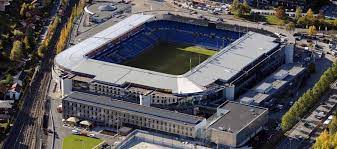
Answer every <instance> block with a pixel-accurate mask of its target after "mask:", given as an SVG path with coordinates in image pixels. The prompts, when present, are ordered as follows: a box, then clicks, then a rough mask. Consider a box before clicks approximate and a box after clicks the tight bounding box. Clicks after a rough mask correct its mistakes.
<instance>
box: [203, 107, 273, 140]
mask: <svg viewBox="0 0 337 149" xmlns="http://www.w3.org/2000/svg"><path fill="white" fill-rule="evenodd" d="M209 119H212V120H210V121H209V123H208V124H207V128H206V132H207V133H206V134H207V139H208V140H209V141H211V142H214V143H216V144H218V145H219V146H230V147H240V146H242V145H244V144H245V143H246V142H248V141H249V140H250V139H251V138H252V137H254V136H255V135H256V134H257V133H258V132H260V131H261V130H262V129H263V126H264V125H265V124H266V123H267V122H268V109H266V108H262V107H257V106H252V105H246V104H240V103H238V102H232V101H228V102H225V103H223V104H222V105H220V106H219V107H218V108H217V113H215V114H214V115H213V116H212V117H211V118H209Z"/></svg>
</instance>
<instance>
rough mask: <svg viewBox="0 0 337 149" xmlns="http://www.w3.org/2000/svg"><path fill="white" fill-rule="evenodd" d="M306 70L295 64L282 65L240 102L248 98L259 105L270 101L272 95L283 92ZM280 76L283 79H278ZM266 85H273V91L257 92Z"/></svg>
mask: <svg viewBox="0 0 337 149" xmlns="http://www.w3.org/2000/svg"><path fill="white" fill-rule="evenodd" d="M304 70H305V68H303V67H300V66H296V65H293V64H285V65H282V66H281V68H280V69H279V70H278V71H276V72H275V73H274V74H272V75H270V76H268V77H267V78H266V79H264V80H263V81H262V82H261V83H260V84H258V85H257V86H255V87H254V88H253V89H252V90H249V91H248V92H246V93H245V94H244V95H242V96H241V97H240V99H239V100H240V101H241V99H244V98H246V97H248V98H252V99H253V100H254V103H255V104H257V105H258V104H260V103H262V102H264V101H266V100H269V99H270V98H271V97H272V95H274V94H275V93H277V92H278V91H279V90H282V88H284V87H285V85H286V84H287V83H289V82H290V81H291V80H293V79H294V78H295V77H296V76H297V75H299V74H300V73H302V72H303V71H304ZM282 75H283V76H282ZM275 76H277V77H275ZM278 76H282V77H278ZM264 84H269V85H271V89H270V90H269V91H268V92H259V91H257V89H258V88H259V87H260V86H264ZM244 100H245V99H244Z"/></svg>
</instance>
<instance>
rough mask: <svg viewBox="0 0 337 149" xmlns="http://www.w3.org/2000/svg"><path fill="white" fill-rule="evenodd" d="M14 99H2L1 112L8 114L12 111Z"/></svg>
mask: <svg viewBox="0 0 337 149" xmlns="http://www.w3.org/2000/svg"><path fill="white" fill-rule="evenodd" d="M13 103H14V100H0V114H4V115H8V114H10V113H11V112H12V108H13Z"/></svg>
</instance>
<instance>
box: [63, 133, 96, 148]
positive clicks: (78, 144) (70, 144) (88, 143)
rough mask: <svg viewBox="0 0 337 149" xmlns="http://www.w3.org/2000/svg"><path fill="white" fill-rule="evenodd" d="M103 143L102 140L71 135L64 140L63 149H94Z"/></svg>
mask: <svg viewBox="0 0 337 149" xmlns="http://www.w3.org/2000/svg"><path fill="white" fill-rule="evenodd" d="M101 142H102V140H100V139H95V138H90V137H85V136H79V135H70V136H68V137H66V138H64V140H63V145H62V149H92V148H93V147H95V146H96V145H98V144H100V143H101Z"/></svg>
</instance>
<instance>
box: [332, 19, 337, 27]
mask: <svg viewBox="0 0 337 149" xmlns="http://www.w3.org/2000/svg"><path fill="white" fill-rule="evenodd" d="M333 25H334V26H335V27H337V19H335V20H333Z"/></svg>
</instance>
